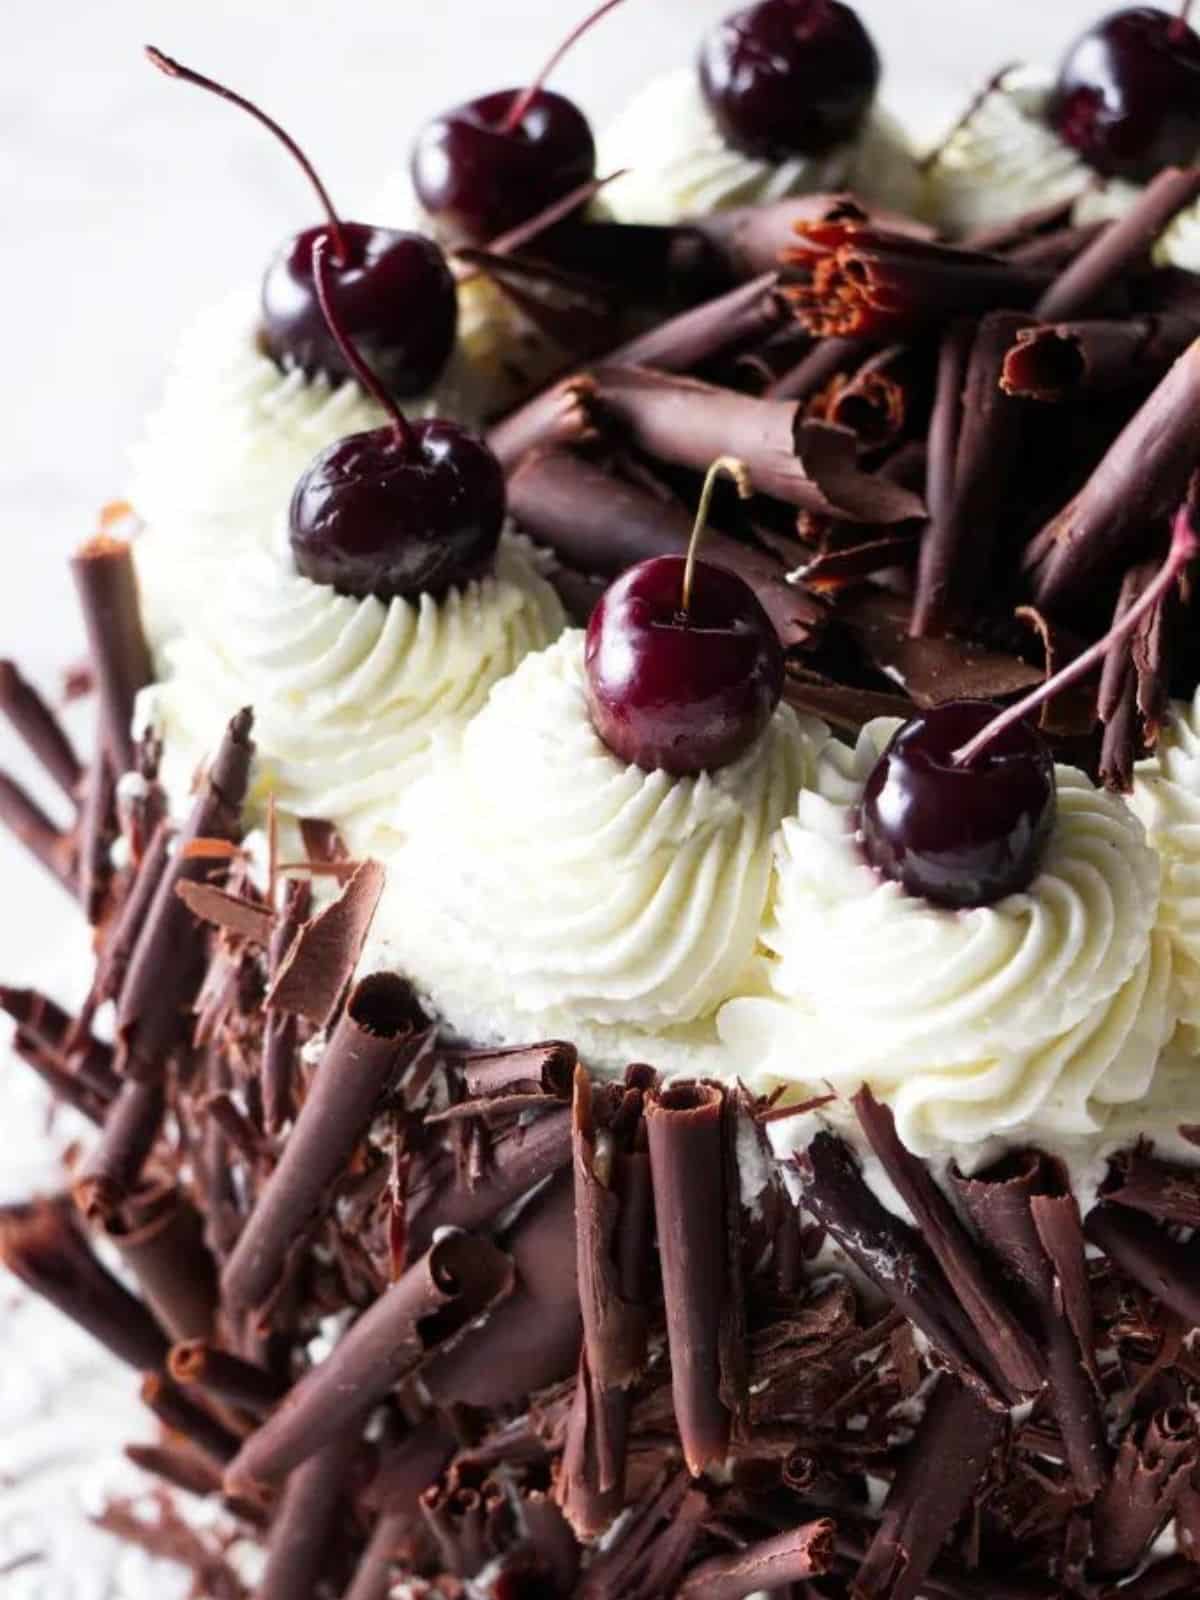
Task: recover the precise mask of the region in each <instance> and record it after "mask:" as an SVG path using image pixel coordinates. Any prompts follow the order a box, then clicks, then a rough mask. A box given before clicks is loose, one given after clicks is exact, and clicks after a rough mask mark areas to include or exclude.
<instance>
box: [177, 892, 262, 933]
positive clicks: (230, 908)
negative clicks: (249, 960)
mask: <svg viewBox="0 0 1200 1600" xmlns="http://www.w3.org/2000/svg"><path fill="white" fill-rule="evenodd" d="M175 893H176V894H177V895H178V896H179V898H180V899H181V900H182V901H183V903H184V905H185V906H186V907H187V908H188V910H189V911H190V912H191V913H192V915H193V916H194V917H198V918H199V919H200V921H201V922H207V923H209V924H210V926H212V927H214V928H219V929H220V930H221V931H222V933H228V934H231V935H232V936H233V937H234V938H235V939H241V940H245V941H246V942H247V943H249V944H258V945H266V944H267V943H268V941H269V940H270V937H271V927H272V924H273V923H274V921H275V918H274V915H273V913H272V911H271V909H270V907H269V906H266V905H263V903H262V902H261V901H259V900H248V899H247V898H246V897H245V895H240V894H231V893H230V892H229V890H228V889H221V888H218V886H217V885H216V884H215V883H193V882H192V881H191V880H190V879H187V878H185V879H184V880H183V881H182V882H181V883H178V884H176V885H175Z"/></svg>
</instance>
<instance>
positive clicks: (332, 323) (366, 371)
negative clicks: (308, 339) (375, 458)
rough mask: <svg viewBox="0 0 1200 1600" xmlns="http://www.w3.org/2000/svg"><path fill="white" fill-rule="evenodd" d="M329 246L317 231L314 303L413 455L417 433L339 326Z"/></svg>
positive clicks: (399, 441)
mask: <svg viewBox="0 0 1200 1600" xmlns="http://www.w3.org/2000/svg"><path fill="white" fill-rule="evenodd" d="M328 246H329V235H328V234H327V233H322V234H318V236H317V237H316V239H314V240H313V251H312V271H313V282H314V284H315V285H316V290H317V303H318V305H319V306H320V307H321V315H322V316H323V317H324V318H325V321H326V323H327V325H328V327H329V331H330V333H331V334H332V335H333V337H334V341H335V343H336V344H337V347H338V349H339V350H340V351H341V352H342V356H343V358H344V359H345V362H346V365H347V366H348V367H349V368H350V370H351V372H353V374H354V376H355V377H356V378H357V379H358V381H359V383H361V384H362V386H363V388H364V389H365V390H366V391H367V393H368V394H369V395H370V396H371V397H372V399H374V400H376V401H378V403H379V405H380V406H381V407H382V408H383V410H384V411H385V412H386V413H387V415H388V418H389V420H390V421H391V424H392V429H393V431H394V433H395V435H396V443H397V445H398V446H399V447H400V449H401V450H402V451H404V453H405V454H406V455H415V454H416V450H417V436H416V434H415V433H414V432H413V427H412V423H411V422H409V420H408V418H407V417H406V416H405V415H404V413H403V411H401V409H400V407H399V406H398V405H397V404H396V401H395V399H394V398H393V397H392V396H391V395H390V394H389V393H388V392H387V390H386V389H385V388H384V386H383V384H382V383H380V381H379V379H378V378H377V377H376V375H375V374H374V373H373V372H372V371H371V369H370V367H369V366H368V365H367V363H366V362H365V361H364V360H363V358H362V356H361V355H360V354H359V353H358V351H357V350H356V349H355V348H354V346H353V344H351V342H350V336H349V334H348V333H347V332H346V330H345V328H344V327H343V326H342V319H341V318H340V317H339V315H338V313H337V309H336V307H335V306H334V304H333V296H332V294H331V292H330V288H331V285H330V273H329V263H328V261H327V260H326V254H327V251H328Z"/></svg>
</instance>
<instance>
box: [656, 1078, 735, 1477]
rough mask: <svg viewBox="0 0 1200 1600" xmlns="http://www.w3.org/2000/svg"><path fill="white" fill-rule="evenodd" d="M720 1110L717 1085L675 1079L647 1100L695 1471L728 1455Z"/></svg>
mask: <svg viewBox="0 0 1200 1600" xmlns="http://www.w3.org/2000/svg"><path fill="white" fill-rule="evenodd" d="M723 1106H724V1094H723V1092H722V1090H721V1089H720V1088H718V1087H717V1086H716V1085H714V1084H705V1083H692V1084H685V1083H680V1084H673V1085H671V1086H670V1087H669V1088H666V1089H661V1090H658V1091H656V1092H655V1093H653V1094H651V1095H649V1096H648V1097H647V1101H646V1131H647V1135H648V1137H649V1145H650V1171H651V1175H652V1178H653V1183H654V1211H655V1216H656V1218H657V1222H658V1248H659V1256H660V1260H661V1263H662V1275H663V1293H664V1295H665V1298H666V1307H667V1339H668V1342H669V1345H670V1350H671V1385H672V1393H673V1395H674V1400H675V1418H676V1422H677V1423H678V1426H679V1436H680V1440H681V1442H682V1445H683V1455H684V1460H685V1461H686V1462H687V1465H688V1470H689V1471H690V1472H691V1473H692V1475H693V1477H698V1476H699V1475H700V1474H701V1473H702V1472H703V1471H704V1470H705V1468H706V1467H708V1466H710V1465H711V1464H712V1463H713V1462H716V1461H722V1460H724V1458H725V1452H726V1450H727V1448H728V1445H729V1433H730V1426H731V1422H732V1418H731V1415H730V1412H729V1410H728V1409H727V1407H726V1406H725V1404H724V1402H723V1401H722V1399H721V1378H722V1373H721V1354H720V1334H721V1305H722V1300H723V1298H724V1293H725V1274H726V1260H725V1197H724V1194H723V1193H722V1184H721V1183H720V1182H719V1181H718V1174H720V1173H721V1171H722V1166H723V1160H722V1129H721V1123H722V1111H723Z"/></svg>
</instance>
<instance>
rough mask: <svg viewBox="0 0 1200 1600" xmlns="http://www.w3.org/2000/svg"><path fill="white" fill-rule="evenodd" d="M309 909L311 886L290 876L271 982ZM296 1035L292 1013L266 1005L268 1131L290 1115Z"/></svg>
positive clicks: (274, 936)
mask: <svg viewBox="0 0 1200 1600" xmlns="http://www.w3.org/2000/svg"><path fill="white" fill-rule="evenodd" d="M311 910H312V885H311V884H309V883H308V882H307V881H306V880H305V879H303V878H292V879H290V880H289V881H288V883H287V885H286V887H285V889H284V898H283V910H282V913H281V914H280V916H279V917H278V918H277V919H276V922H275V926H274V928H273V929H272V931H271V943H270V945H269V947H268V952H267V970H268V977H269V978H270V980H271V981H272V982H274V980H275V979H276V978H277V977H278V976H279V973H280V970H281V968H282V966H283V962H284V959H285V957H286V956H287V953H288V951H289V950H290V949H291V947H292V945H293V944H294V943H295V941H296V938H297V937H298V935H299V933H300V929H301V928H302V927H303V925H304V923H305V922H307V921H308V918H309V915H310V912H311ZM298 1038H299V1027H298V1023H297V1020H296V1015H295V1013H294V1012H291V1011H278V1010H275V1009H274V1008H272V1007H268V1008H267V1013H266V1024H265V1029H264V1035H263V1060H262V1098H263V1119H264V1123H265V1126H266V1130H267V1132H268V1133H270V1134H277V1133H279V1132H281V1131H282V1129H283V1127H284V1125H285V1124H286V1123H287V1122H289V1121H290V1120H291V1117H292V1113H293V1079H294V1076H295V1070H296V1051H297V1048H298Z"/></svg>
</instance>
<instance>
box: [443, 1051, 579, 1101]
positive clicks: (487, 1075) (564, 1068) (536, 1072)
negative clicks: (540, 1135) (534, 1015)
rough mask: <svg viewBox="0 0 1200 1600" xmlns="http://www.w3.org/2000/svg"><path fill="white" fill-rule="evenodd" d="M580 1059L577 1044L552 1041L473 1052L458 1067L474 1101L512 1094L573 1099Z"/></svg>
mask: <svg viewBox="0 0 1200 1600" xmlns="http://www.w3.org/2000/svg"><path fill="white" fill-rule="evenodd" d="M578 1059H579V1056H578V1052H577V1051H576V1049H575V1046H574V1045H573V1044H568V1043H567V1041H566V1040H564V1039H549V1040H547V1041H546V1043H545V1044H531V1045H518V1046H517V1047H516V1048H515V1049H510V1050H472V1051H471V1052H470V1053H469V1054H467V1055H465V1056H463V1057H461V1058H460V1059H459V1061H458V1062H457V1065H458V1069H459V1072H460V1073H461V1076H462V1082H463V1087H464V1088H465V1089H466V1091H467V1094H468V1096H469V1097H470V1098H471V1099H472V1100H493V1099H505V1098H507V1097H508V1096H510V1095H528V1096H533V1095H541V1096H550V1097H552V1098H553V1099H555V1100H569V1099H570V1098H571V1088H572V1083H573V1080H574V1075H575V1069H576V1064H577V1062H578Z"/></svg>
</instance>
